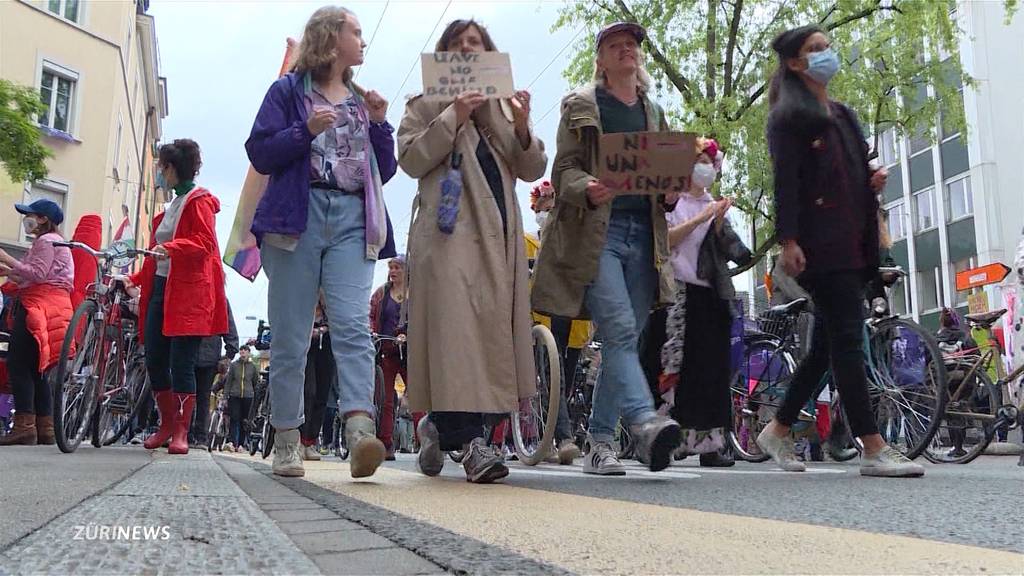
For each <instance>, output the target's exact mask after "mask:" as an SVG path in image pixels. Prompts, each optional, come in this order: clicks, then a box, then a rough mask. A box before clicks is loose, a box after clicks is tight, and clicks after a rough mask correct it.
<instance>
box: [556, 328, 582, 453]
mask: <svg viewBox="0 0 1024 576" xmlns="http://www.w3.org/2000/svg"><path fill="white" fill-rule="evenodd" d="M571 332H572V319H571V318H566V317H564V316H552V317H551V335H552V336H554V337H555V347H557V348H558V355H559V356H560V357H561V358H562V401H561V403H559V405H558V420H557V421H556V423H555V440H556V441H557V442H561V441H562V440H567V439H571V438H572V437H573V433H572V423H571V422H569V406H568V405H569V403H568V402H567V401H566V398H568V397H569V395H570V394H571V393H572V379H573V378H574V377H575V376H576V364H577V363H578V362H579V360H580V349H579V348H570V347H569V335H570V333H571Z"/></svg>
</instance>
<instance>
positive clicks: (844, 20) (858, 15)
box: [825, 0, 903, 31]
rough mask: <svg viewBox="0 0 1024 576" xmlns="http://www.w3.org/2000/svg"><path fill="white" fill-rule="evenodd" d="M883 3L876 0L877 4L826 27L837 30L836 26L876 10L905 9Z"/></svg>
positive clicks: (854, 20) (868, 14)
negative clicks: (883, 4)
mask: <svg viewBox="0 0 1024 576" xmlns="http://www.w3.org/2000/svg"><path fill="white" fill-rule="evenodd" d="M881 3H882V0H875V6H873V7H871V8H865V9H863V10H861V11H860V12H854V13H853V14H850V15H849V16H847V17H845V18H842V19H840V20H837V21H835V22H833V23H832V24H829V25H828V26H826V27H825V29H826V30H829V31H832V30H835V29H836V28H839V27H840V26H845V25H847V24H849V23H850V22H856V21H857V20H860V19H862V18H867V17H868V16H871V15H872V14H874V13H875V12H883V11H884V12H897V13H899V14H903V10H900V8H899V6H896V5H895V4H894V5H892V6H882V5H881Z"/></svg>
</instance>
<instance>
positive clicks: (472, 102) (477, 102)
mask: <svg viewBox="0 0 1024 576" xmlns="http://www.w3.org/2000/svg"><path fill="white" fill-rule="evenodd" d="M484 102H487V97H486V96H484V95H483V94H481V93H480V92H477V91H476V90H472V91H470V92H463V93H461V94H459V95H458V96H456V97H455V123H456V124H457V125H458V126H462V125H463V124H465V123H466V121H467V120H469V117H470V116H472V115H473V112H475V111H476V109H477V108H479V107H480V106H482V105H483V103H484Z"/></svg>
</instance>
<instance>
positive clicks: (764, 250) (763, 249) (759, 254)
mask: <svg viewBox="0 0 1024 576" xmlns="http://www.w3.org/2000/svg"><path fill="white" fill-rule="evenodd" d="M778 243H779V241H778V239H777V238H776V237H775V234H772V236H771V238H768V239H767V240H765V242H764V244H762V245H761V246H760V247H759V248H758V249H757V250H756V251H755V252H754V256H753V258H751V259H750V262H747V263H746V264H744V265H743V266H738V267H736V268H733V269H731V270H729V276H739V275H740V274H743V273H744V272H746V271H747V270H750V269H751V268H753V267H755V266H757V264H758V263H759V262H760V261H761V260H763V259H764V257H765V256H767V255H768V252H770V251H771V249H772V248H774V247H775V246H776V245H777V244H778Z"/></svg>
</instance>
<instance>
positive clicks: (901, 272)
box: [878, 266, 908, 278]
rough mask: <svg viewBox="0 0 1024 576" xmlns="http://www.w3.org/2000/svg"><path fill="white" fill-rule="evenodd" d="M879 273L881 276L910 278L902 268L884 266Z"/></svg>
mask: <svg viewBox="0 0 1024 576" xmlns="http://www.w3.org/2000/svg"><path fill="white" fill-rule="evenodd" d="M878 273H879V274H895V275H897V276H900V277H902V278H906V277H907V276H908V274H907V273H906V272H905V271H904V270H903V268H900V267H899V266H892V267H887V266H883V267H881V268H879V269H878Z"/></svg>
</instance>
